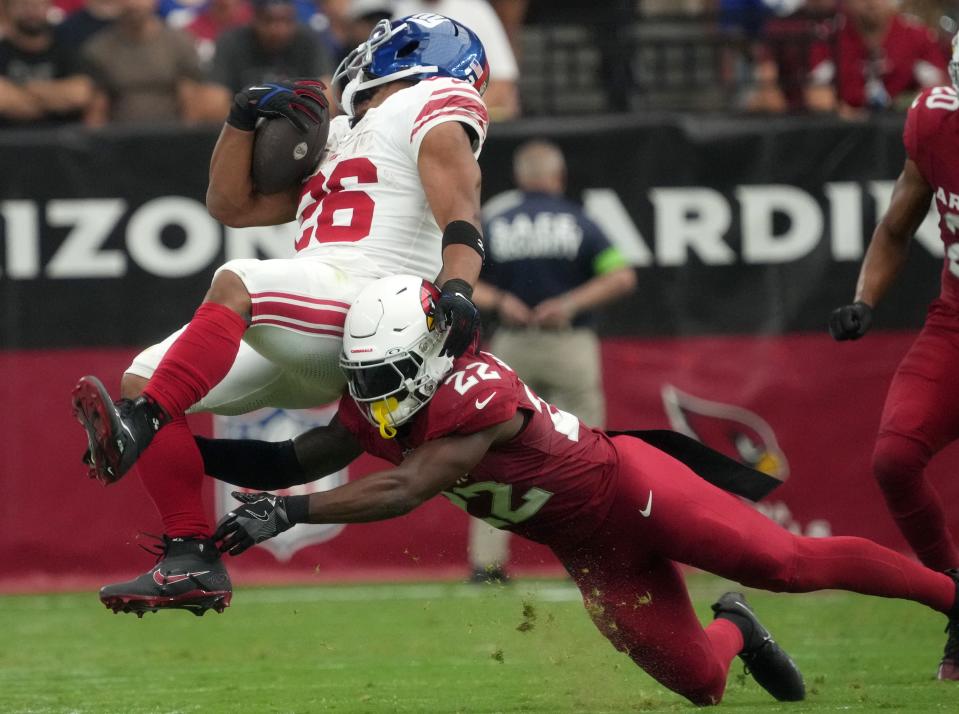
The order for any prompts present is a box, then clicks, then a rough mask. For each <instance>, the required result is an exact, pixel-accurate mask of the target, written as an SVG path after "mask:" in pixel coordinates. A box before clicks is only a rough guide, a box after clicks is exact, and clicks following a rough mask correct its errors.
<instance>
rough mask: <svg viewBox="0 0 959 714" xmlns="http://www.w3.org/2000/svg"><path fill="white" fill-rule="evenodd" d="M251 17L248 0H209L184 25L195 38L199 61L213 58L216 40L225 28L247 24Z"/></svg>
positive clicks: (209, 60) (251, 11)
mask: <svg viewBox="0 0 959 714" xmlns="http://www.w3.org/2000/svg"><path fill="white" fill-rule="evenodd" d="M252 19H253V8H252V6H251V5H250V3H249V0H210V2H209V3H208V4H207V5H206V7H205V8H204V9H203V10H202V11H200V13H199V14H198V15H197V16H196V17H195V18H193V20H192V21H191V22H190V23H189V24H188V25H187V26H186V31H187V32H189V33H190V34H191V35H193V37H194V38H195V39H196V42H197V45H196V49H197V53H198V54H199V55H200V62H201V63H202V64H204V65H208V64H209V63H210V62H211V61H212V60H213V53H214V51H215V49H216V41H217V39H218V38H219V37H220V35H221V34H223V33H224V32H225V31H227V30H232V29H234V28H237V27H243V26H244V25H248V24H249V23H250V21H251V20H252Z"/></svg>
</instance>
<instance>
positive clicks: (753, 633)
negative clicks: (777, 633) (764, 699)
mask: <svg viewBox="0 0 959 714" xmlns="http://www.w3.org/2000/svg"><path fill="white" fill-rule="evenodd" d="M712 607H713V612H714V613H716V615H715V619H717V620H719V619H722V620H729V621H730V622H732V623H733V624H734V625H736V627H738V628H739V629H740V631H742V633H743V651H742V652H740V653H739V659H741V660H742V661H743V662H745V663H746V667H747V669H748V670H749V673H750V674H751V675H752V676H753V679H755V680H756V682H757V683H758V684H759V686H760V687H762V688H763V689H765V690H766V691H767V692H769V693H770V694H772V695H773V696H774V697H775V698H776V699H777V700H778V701H780V702H799V701H802V700H803V699H805V698H806V685H805V684H804V683H803V678H802V672H800V671H799V668H798V667H797V666H796V663H795V662H793V661H792V658H790V656H789V655H788V654H786V651H785V650H784V649H783V648H782V647H780V646H779V645H778V644H776V641H775V640H774V639H773V638H772V635H770V634H769V630H767V629H766V628H765V627H763V626H762V624H761V623H760V622H759V619H758V618H757V617H756V615H755V613H754V612H753V611H752V610H751V609H750V608H749V605H748V604H746V598H745V597H744V596H743V594H742V593H734V592H729V593H726V594H725V595H723V596H722V597H721V598H719V600H718V601H717V602H715V603H713V606H712Z"/></svg>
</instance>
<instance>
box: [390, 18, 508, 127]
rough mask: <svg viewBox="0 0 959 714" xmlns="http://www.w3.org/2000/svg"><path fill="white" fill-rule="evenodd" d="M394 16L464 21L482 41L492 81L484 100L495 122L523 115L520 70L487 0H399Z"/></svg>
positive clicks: (504, 32) (501, 27) (501, 26)
mask: <svg viewBox="0 0 959 714" xmlns="http://www.w3.org/2000/svg"><path fill="white" fill-rule="evenodd" d="M393 8H394V9H393V16H394V17H406V16H407V15H414V14H416V13H418V12H435V13H436V14H438V15H445V16H446V17H451V18H453V19H454V20H456V21H457V22H462V23H463V24H464V25H466V26H467V27H468V28H470V29H471V30H472V31H473V32H475V33H476V35H477V36H478V37H479V38H480V41H482V43H483V47H484V48H485V50H486V59H487V61H488V62H489V69H490V82H489V87H487V89H486V94H485V95H483V99H484V100H485V102H486V106H487V107H488V108H489V113H490V116H491V117H492V118H493V119H511V118H513V117H515V116H517V115H518V114H519V91H518V89H517V86H516V82H517V80H518V79H519V68H518V67H517V66H516V58H515V57H514V56H513V49H512V48H511V47H510V44H509V38H508V37H507V36H506V31H505V30H503V24H502V23H501V22H500V20H499V18H498V17H497V16H496V13H495V12H494V11H493V8H492V7H490V5H489V3H488V2H486V0H397V2H395V3H394V5H393Z"/></svg>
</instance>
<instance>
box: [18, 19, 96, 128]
mask: <svg viewBox="0 0 959 714" xmlns="http://www.w3.org/2000/svg"><path fill="white" fill-rule="evenodd" d="M6 10H7V16H8V18H9V27H8V34H7V36H6V37H4V38H3V39H2V40H0V125H2V126H15V125H17V124H29V125H30V126H31V127H35V126H39V125H43V124H56V123H61V122H68V121H78V120H79V119H80V118H81V116H82V112H83V110H84V109H85V108H86V106H87V105H88V104H89V102H90V99H91V96H92V85H91V82H90V79H89V77H87V76H85V75H83V74H81V73H80V71H79V70H78V65H77V58H76V55H75V53H74V51H73V50H72V49H71V48H69V47H66V46H64V45H62V44H61V43H59V42H57V41H56V39H55V37H56V36H55V33H54V29H53V26H52V25H50V23H49V22H48V21H47V16H48V13H49V11H50V0H6Z"/></svg>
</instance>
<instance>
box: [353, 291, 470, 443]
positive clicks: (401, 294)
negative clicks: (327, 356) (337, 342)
mask: <svg viewBox="0 0 959 714" xmlns="http://www.w3.org/2000/svg"><path fill="white" fill-rule="evenodd" d="M438 295H439V291H438V290H436V287H435V286H434V285H432V284H431V283H427V282H426V281H424V280H422V279H421V278H417V277H414V276H403V275H400V276H391V277H389V278H383V279H381V280H378V281H376V282H375V283H372V284H371V285H369V286H367V287H366V288H365V289H364V290H363V291H362V292H361V293H360V294H359V295H358V296H357V298H356V300H355V301H354V302H353V305H352V306H351V307H350V311H349V312H348V313H347V317H346V324H345V326H344V327H345V329H344V336H343V355H342V357H341V359H340V367H341V368H342V369H343V370H344V372H345V373H346V377H347V385H348V388H349V392H350V396H351V397H352V398H353V401H354V402H356V404H357V406H358V407H359V408H360V411H361V412H362V413H363V415H364V416H365V417H366V419H367V420H368V421H369V422H370V423H371V424H373V425H374V426H376V427H377V429H378V430H379V433H380V436H382V437H383V438H384V439H392V438H393V437H395V436H396V430H397V427H399V426H401V425H402V424H404V423H406V422H407V421H409V420H410V418H412V416H413V415H414V414H416V412H418V411H419V410H420V409H422V408H423V407H424V406H425V405H426V404H427V403H428V402H429V400H430V399H431V398H432V397H433V395H434V394H435V393H436V390H437V388H438V387H439V385H440V382H441V380H442V379H443V378H444V377H445V376H446V375H447V374H448V373H449V371H450V370H451V369H452V366H453V360H452V358H450V357H443V356H441V355H440V353H441V352H442V349H443V343H444V342H445V339H446V332H440V331H439V330H437V329H436V328H435V325H434V320H433V310H434V309H435V298H436V297H437V296H438Z"/></svg>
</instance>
